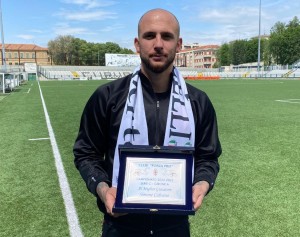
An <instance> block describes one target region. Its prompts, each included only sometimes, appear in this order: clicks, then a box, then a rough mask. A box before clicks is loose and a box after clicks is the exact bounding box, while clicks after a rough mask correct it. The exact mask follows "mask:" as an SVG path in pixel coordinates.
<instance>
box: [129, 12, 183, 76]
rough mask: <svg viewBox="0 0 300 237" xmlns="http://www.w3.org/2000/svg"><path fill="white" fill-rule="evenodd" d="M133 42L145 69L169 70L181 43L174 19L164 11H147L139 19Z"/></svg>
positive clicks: (158, 71)
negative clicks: (137, 35)
mask: <svg viewBox="0 0 300 237" xmlns="http://www.w3.org/2000/svg"><path fill="white" fill-rule="evenodd" d="M134 43H135V47H136V50H137V52H138V53H139V54H140V57H141V61H142V67H145V68H144V69H145V70H150V71H151V72H154V73H161V72H164V71H165V70H169V69H170V70H171V68H172V67H173V61H174V58H175V55H176V53H177V52H179V50H180V48H181V44H182V39H181V38H179V26H178V23H177V21H176V19H175V18H174V17H173V16H172V15H170V14H169V13H167V12H164V11H154V12H149V13H148V14H146V15H144V17H143V18H142V19H141V21H140V24H139V37H138V39H137V38H136V39H135V42H134Z"/></svg>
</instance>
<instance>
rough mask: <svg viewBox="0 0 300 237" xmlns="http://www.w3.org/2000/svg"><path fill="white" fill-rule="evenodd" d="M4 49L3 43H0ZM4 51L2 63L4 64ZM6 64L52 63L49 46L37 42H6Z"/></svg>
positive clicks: (0, 59)
mask: <svg viewBox="0 0 300 237" xmlns="http://www.w3.org/2000/svg"><path fill="white" fill-rule="evenodd" d="M0 48H1V50H2V44H0ZM2 54H3V51H2V53H1V54H0V65H3V64H4V63H3V59H2ZM5 59H6V65H24V63H36V64H37V65H51V58H50V55H49V52H48V48H43V47H40V46H37V45H35V44H5Z"/></svg>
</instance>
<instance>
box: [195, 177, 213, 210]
mask: <svg viewBox="0 0 300 237" xmlns="http://www.w3.org/2000/svg"><path fill="white" fill-rule="evenodd" d="M208 189H209V183H208V182H206V181H199V182H198V183H195V184H194V186H193V204H194V209H195V210H196V211H197V210H198V209H199V208H200V206H201V204H202V202H203V198H204V197H205V195H206V193H207V192H208Z"/></svg>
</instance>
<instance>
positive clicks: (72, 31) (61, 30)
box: [54, 23, 91, 35]
mask: <svg viewBox="0 0 300 237" xmlns="http://www.w3.org/2000/svg"><path fill="white" fill-rule="evenodd" d="M54 33H55V34H56V35H79V34H91V33H89V31H88V30H87V29H86V28H83V27H71V26H69V24H67V23H60V24H57V25H56V27H55V28H54Z"/></svg>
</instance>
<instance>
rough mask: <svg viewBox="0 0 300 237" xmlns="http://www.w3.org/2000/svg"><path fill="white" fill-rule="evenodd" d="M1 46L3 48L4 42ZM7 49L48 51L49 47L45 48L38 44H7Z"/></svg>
mask: <svg viewBox="0 0 300 237" xmlns="http://www.w3.org/2000/svg"><path fill="white" fill-rule="evenodd" d="M0 48H2V44H0ZM5 50H11V51H19V50H23V51H48V48H43V47H40V46H37V45H35V44H5Z"/></svg>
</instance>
